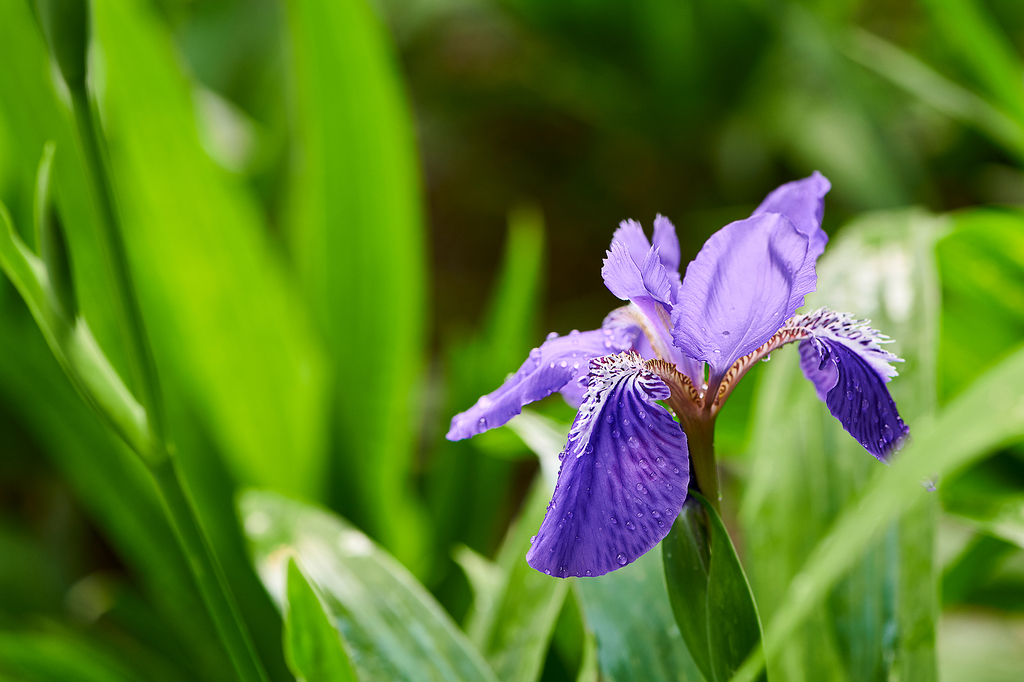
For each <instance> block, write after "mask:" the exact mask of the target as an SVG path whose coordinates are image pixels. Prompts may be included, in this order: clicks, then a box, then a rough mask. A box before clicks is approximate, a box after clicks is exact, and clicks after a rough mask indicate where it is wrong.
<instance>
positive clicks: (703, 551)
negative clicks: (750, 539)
mask: <svg viewBox="0 0 1024 682" xmlns="http://www.w3.org/2000/svg"><path fill="white" fill-rule="evenodd" d="M690 495H691V496H692V497H693V501H692V502H690V503H688V504H685V505H684V506H683V511H682V512H681V513H680V514H679V516H678V517H677V518H676V522H675V523H674V524H672V531H671V532H670V533H669V534H668V537H666V538H665V540H664V541H663V545H662V550H661V551H662V556H663V558H664V561H665V582H666V585H667V587H668V596H669V601H670V602H671V604H672V612H673V613H674V614H675V618H676V624H678V626H679V632H680V634H681V635H682V636H683V640H684V641H685V642H686V646H687V648H688V649H689V651H690V655H691V656H693V660H694V662H695V663H696V664H697V666H698V667H699V668H700V670H701V672H702V673H703V674H704V679H706V680H709V681H711V682H715V681H717V680H723V681H724V680H728V679H730V678H731V677H732V675H733V673H734V672H736V669H737V668H739V667H740V664H742V663H743V661H744V659H746V657H747V656H748V655H749V654H750V653H751V652H752V651H753V650H754V648H755V647H757V646H759V645H760V643H761V622H760V619H759V618H758V615H757V606H756V605H755V604H754V598H753V596H752V595H751V593H750V585H749V584H748V583H747V576H746V575H744V573H743V566H741V565H740V560H739V557H737V556H736V549H735V548H734V547H733V544H732V540H730V539H729V532H728V531H727V530H726V529H725V526H724V525H723V524H722V519H721V517H720V516H719V515H718V512H716V511H715V509H714V507H712V506H711V504H710V503H709V502H708V501H707V500H706V499H704V497H702V496H701V495H700V493H697V492H692V491H691V493H690Z"/></svg>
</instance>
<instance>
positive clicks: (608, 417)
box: [604, 414, 615, 424]
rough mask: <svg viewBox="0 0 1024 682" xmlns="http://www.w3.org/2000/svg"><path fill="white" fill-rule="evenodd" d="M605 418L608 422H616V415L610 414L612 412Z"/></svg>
mask: <svg viewBox="0 0 1024 682" xmlns="http://www.w3.org/2000/svg"><path fill="white" fill-rule="evenodd" d="M604 420H605V421H606V422H608V423H609V424H614V423H615V417H614V416H613V415H610V414H609V415H607V416H606V417H605V418H604Z"/></svg>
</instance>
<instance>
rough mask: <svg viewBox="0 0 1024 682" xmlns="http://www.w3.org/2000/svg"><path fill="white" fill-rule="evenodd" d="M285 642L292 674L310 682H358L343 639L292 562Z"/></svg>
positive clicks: (289, 564)
mask: <svg viewBox="0 0 1024 682" xmlns="http://www.w3.org/2000/svg"><path fill="white" fill-rule="evenodd" d="M287 580H288V588H287V590H288V617H287V619H286V621H285V638H286V639H285V642H286V649H287V651H288V658H289V662H290V664H291V668H292V672H293V673H295V675H296V676H297V677H299V678H301V679H304V680H306V682H356V676H355V672H354V671H353V670H352V664H351V663H350V662H349V660H348V653H346V651H345V647H344V645H343V644H342V641H341V636H340V635H339V634H338V631H337V630H335V629H334V625H333V624H332V623H331V618H330V616H329V615H328V614H327V613H325V612H324V607H323V604H321V603H320V599H319V598H318V597H317V596H316V593H315V592H314V591H313V588H312V587H310V585H309V583H308V582H307V581H306V578H305V576H303V575H302V571H300V570H299V567H298V566H296V565H295V562H294V561H289V562H288V577H287Z"/></svg>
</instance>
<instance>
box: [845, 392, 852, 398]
mask: <svg viewBox="0 0 1024 682" xmlns="http://www.w3.org/2000/svg"><path fill="white" fill-rule="evenodd" d="M846 399H847V400H853V391H847V392H846Z"/></svg>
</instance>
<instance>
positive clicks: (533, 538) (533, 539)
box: [530, 535, 537, 545]
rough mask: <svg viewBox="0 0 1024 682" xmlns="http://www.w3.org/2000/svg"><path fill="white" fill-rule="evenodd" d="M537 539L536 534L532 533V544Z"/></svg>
mask: <svg viewBox="0 0 1024 682" xmlns="http://www.w3.org/2000/svg"><path fill="white" fill-rule="evenodd" d="M536 539H537V536H536V535H531V536H530V544H531V545H532V544H533V543H534V541H536Z"/></svg>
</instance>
